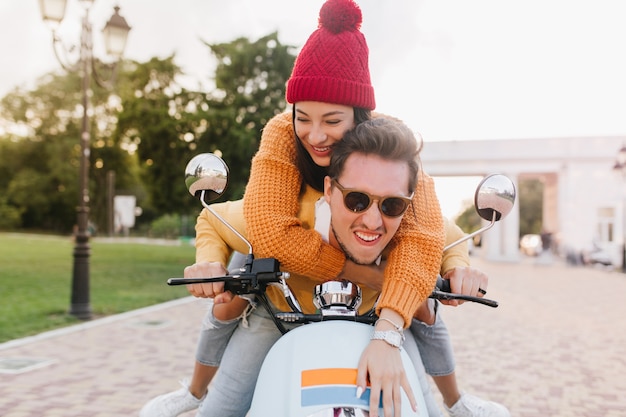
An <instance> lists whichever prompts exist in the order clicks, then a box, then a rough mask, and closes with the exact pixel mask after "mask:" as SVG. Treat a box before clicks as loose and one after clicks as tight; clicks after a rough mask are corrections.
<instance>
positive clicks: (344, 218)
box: [185, 119, 465, 416]
mask: <svg viewBox="0 0 626 417" xmlns="http://www.w3.org/2000/svg"><path fill="white" fill-rule="evenodd" d="M417 157H418V147H417V142H416V140H415V137H414V136H413V134H412V133H411V132H410V130H409V129H408V128H407V127H406V126H404V125H403V124H400V123H399V122H392V121H389V120H385V119H375V120H372V121H369V122H365V123H362V124H361V125H359V126H358V127H357V128H356V129H355V130H354V131H353V132H350V134H346V137H344V139H343V140H341V141H339V142H338V143H337V145H335V148H334V150H333V159H332V162H331V166H330V170H329V176H328V177H327V178H326V179H325V191H324V199H323V200H322V201H321V202H320V201H318V198H319V193H317V192H315V191H314V190H312V189H310V188H308V189H306V190H305V192H304V193H303V195H302V198H301V208H300V216H299V217H300V218H301V219H302V221H303V223H304V224H308V225H309V226H310V227H313V225H315V229H316V230H317V231H318V232H320V234H321V235H322V236H323V237H324V239H326V240H327V241H328V242H329V243H331V244H332V245H334V246H335V247H337V248H340V249H342V250H343V251H344V252H345V253H346V255H347V256H348V257H349V258H350V259H352V260H353V261H355V262H356V263H359V264H365V265H370V264H373V263H375V262H377V261H378V260H379V259H380V258H381V255H382V254H383V252H384V250H385V248H386V247H387V244H388V243H389V242H390V241H391V238H392V237H393V236H394V235H395V233H396V231H397V229H398V226H399V225H400V221H401V219H402V216H403V215H405V212H406V211H407V209H409V208H411V205H410V197H411V194H412V190H414V189H415V183H416V181H417V171H418V160H417ZM218 206H219V207H218ZM213 207H214V209H218V210H219V211H220V212H221V214H222V215H223V216H224V217H226V218H227V220H228V221H229V222H230V223H231V224H232V225H233V226H234V227H235V228H237V229H238V230H239V231H240V232H244V233H245V229H244V227H243V226H244V225H243V220H242V216H241V211H240V210H241V205H240V203H237V202H234V203H225V204H222V205H214V206H213ZM331 214H332V215H331ZM407 215H413V216H417V215H419V213H415V212H412V211H410V210H409V212H408V214H407ZM203 216H206V213H203V215H202V216H201V219H199V221H198V239H197V245H198V250H197V261H198V263H197V264H195V265H193V266H191V267H188V268H186V270H185V276H186V277H198V276H215V275H223V274H224V273H225V270H224V267H223V265H225V263H226V259H227V257H228V255H229V254H230V248H234V249H236V250H239V251H245V247H244V244H243V242H241V241H240V240H238V239H237V238H236V237H235V236H234V234H232V233H231V232H229V231H227V230H225V229H226V228H221V227H220V226H219V224H217V223H216V221H215V219H214V218H213V217H211V216H210V215H209V216H207V217H205V218H204V221H202V217H203ZM213 228H217V229H224V230H222V231H220V232H219V234H216V233H214V232H212V231H211V230H212V229H213ZM224 241H225V242H227V245H228V246H225V245H224ZM285 244H286V245H288V244H289V243H288V242H285ZM459 249H460V251H461V252H463V251H465V248H464V247H463V246H461V247H460V248H459ZM447 255H448V256H452V255H453V254H452V253H450V252H449V253H448V254H447ZM382 257H383V258H384V256H382ZM206 261H212V262H206ZM380 267H381V268H382V267H384V262H383V264H382V265H381V266H380ZM346 278H350V279H351V280H352V281H358V280H357V279H356V277H346ZM288 283H289V285H290V287H291V289H292V291H293V292H294V293H295V294H296V296H297V298H298V299H299V301H300V303H301V305H302V307H303V310H304V312H305V313H310V312H313V311H314V310H315V307H314V306H313V304H312V301H311V300H312V289H313V288H314V286H315V285H316V284H317V283H318V282H316V281H313V280H311V279H309V278H307V277H301V276H292V278H291V279H290V280H289V282H288ZM381 285H382V283H379V286H378V287H377V288H374V289H372V288H367V287H364V288H363V300H364V302H363V306H362V311H367V310H368V309H369V308H371V307H372V305H373V303H374V301H375V299H376V297H377V295H378V291H379V290H380V286H381ZM189 289H190V292H191V293H192V294H194V295H196V296H202V297H215V298H214V300H215V306H214V311H213V313H214V316H215V318H217V319H218V320H216V321H213V322H211V323H208V324H207V327H208V328H210V329H211V330H212V333H213V334H214V335H215V338H214V339H213V340H212V341H211V343H209V344H208V348H209V349H210V350H213V351H214V352H215V356H214V358H215V359H214V360H208V361H207V362H206V364H209V365H213V366H216V365H218V364H220V360H222V354H224V357H223V361H222V362H221V369H222V371H221V372H220V374H218V376H217V377H216V380H215V384H214V385H213V386H212V388H211V390H210V391H209V393H208V395H207V397H206V398H205V399H204V402H203V405H202V408H201V410H200V415H220V416H222V415H244V414H245V411H247V407H248V406H249V403H250V399H251V397H252V390H253V388H254V383H255V381H256V376H257V374H258V369H259V368H260V365H261V363H262V361H263V358H264V357H265V353H266V352H267V350H269V348H270V347H271V345H272V344H273V342H274V341H275V340H276V339H277V338H278V337H279V334H278V332H277V331H276V330H275V329H274V333H273V334H272V335H269V336H267V334H265V336H263V337H261V336H260V335H259V334H254V332H252V331H247V330H246V329H244V328H241V327H238V328H237V329H236V331H235V332H234V334H235V335H234V336H233V339H230V342H229V338H230V335H231V334H233V327H232V326H231V327H228V326H226V327H223V326H221V325H223V324H224V321H226V320H228V319H232V318H236V317H238V316H239V315H240V314H241V311H242V309H243V307H245V305H247V301H245V300H243V299H241V298H238V297H235V298H234V299H233V298H232V295H229V294H227V293H223V287H221V286H220V285H219V284H218V285H216V284H197V285H193V286H189ZM268 295H269V297H270V299H271V301H272V302H273V304H274V305H275V306H276V307H277V308H279V309H285V308H286V306H285V303H284V299H283V297H282V295H281V294H280V293H278V292H276V293H274V292H270V293H269V294H268ZM392 313H393V312H392ZM379 314H380V317H381V318H384V320H383V321H381V322H379V324H377V328H376V330H378V331H382V332H397V331H398V327H399V326H397V323H401V322H402V320H401V319H400V318H399V317H397V316H394V315H393V314H389V312H387V311H381V312H379ZM432 314H433V312H432V309H429V308H428V305H427V304H426V303H425V304H424V308H422V309H421V313H420V318H421V319H422V320H424V321H427V322H429V321H432V320H433V316H432ZM249 320H250V323H252V322H253V321H255V320H257V318H256V317H255V313H253V314H251V315H250V316H249ZM259 320H260V319H259ZM234 324H235V325H236V322H234ZM400 328H401V327H400ZM266 336H267V337H266ZM259 340H262V341H263V343H265V344H263V343H260V342H259ZM226 343H228V349H226V350H225V351H224V349H225V345H226ZM250 343H254V345H255V352H257V353H256V354H255V355H250V352H249V351H248V352H246V353H247V354H246V355H242V354H241V351H240V350H239V348H242V349H243V348H244V347H246V348H247V347H248V346H250ZM369 348H372V349H377V350H378V351H380V352H381V354H380V355H376V357H379V358H380V360H378V361H377V362H376V363H364V364H362V366H361V367H360V372H359V380H358V381H357V382H358V383H359V386H360V387H361V388H363V387H364V386H365V377H366V374H367V373H369V375H370V378H371V377H372V375H373V374H375V375H379V370H380V369H383V370H385V371H392V372H397V373H398V375H401V376H400V377H398V379H396V381H397V386H402V387H403V389H405V391H407V394H409V398H412V393H410V390H409V387H408V383H407V382H406V380H405V379H403V377H402V376H403V369H398V367H401V364H400V362H399V353H398V351H397V349H395V347H394V346H389V344H388V343H387V342H386V341H385V340H373V341H372V342H371V343H370V346H368V349H369ZM242 358H245V360H243V359H242ZM417 361H419V359H417ZM416 365H418V364H416ZM224 375H225V376H224ZM220 376H223V378H222V380H221V381H220ZM233 381H238V383H236V384H233ZM244 381H245V382H244ZM376 382H377V380H376V379H375V378H374V381H373V385H372V387H375V388H377V389H378V391H376V389H374V390H373V391H372V395H371V397H370V399H371V403H372V404H376V403H377V402H378V398H379V395H380V389H381V388H382V389H385V390H386V391H388V390H392V389H393V388H392V386H389V385H388V386H386V387H385V386H383V385H381V384H382V383H381V384H379V385H376ZM422 382H423V387H426V388H427V392H425V393H424V394H425V396H426V397H428V396H429V395H430V391H429V390H428V384H427V383H424V381H422ZM427 403H428V401H427ZM430 404H431V407H429V409H430V410H429V412H431V410H432V412H431V414H434V413H438V410H436V409H437V407H436V405H434V406H432V401H431V402H430ZM384 407H385V408H390V407H391V402H384ZM374 409H375V408H374ZM433 409H434V410H433ZM375 414H376V411H374V410H373V411H372V413H371V415H375Z"/></svg>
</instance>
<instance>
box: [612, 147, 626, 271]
mask: <svg viewBox="0 0 626 417" xmlns="http://www.w3.org/2000/svg"><path fill="white" fill-rule="evenodd" d="M613 170H614V171H615V172H617V173H619V174H621V176H622V179H623V181H624V184H626V145H622V147H621V149H620V150H619V152H617V158H616V159H615V165H613ZM622 193H624V191H622ZM622 272H625V273H626V196H625V197H624V201H623V202H622Z"/></svg>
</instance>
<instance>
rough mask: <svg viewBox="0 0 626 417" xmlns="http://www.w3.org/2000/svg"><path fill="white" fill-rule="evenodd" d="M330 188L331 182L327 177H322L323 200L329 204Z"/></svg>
mask: <svg viewBox="0 0 626 417" xmlns="http://www.w3.org/2000/svg"><path fill="white" fill-rule="evenodd" d="M331 188H332V180H331V179H330V177H329V176H328V175H326V176H325V177H324V199H326V202H327V203H328V204H330V192H331Z"/></svg>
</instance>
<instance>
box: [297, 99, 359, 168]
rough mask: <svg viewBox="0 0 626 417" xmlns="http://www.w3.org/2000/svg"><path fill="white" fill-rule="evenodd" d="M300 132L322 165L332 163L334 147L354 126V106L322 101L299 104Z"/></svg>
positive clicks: (308, 150) (298, 130)
mask: <svg viewBox="0 0 626 417" xmlns="http://www.w3.org/2000/svg"><path fill="white" fill-rule="evenodd" d="M295 110H296V116H295V117H296V119H295V120H294V125H295V128H296V135H298V138H300V142H302V145H303V146H304V148H305V149H306V151H307V152H308V153H309V155H311V158H313V162H315V163H316V164H317V165H319V166H323V167H327V166H329V165H330V155H331V153H332V146H333V145H334V144H335V143H336V142H338V141H340V140H341V139H343V135H344V134H345V133H346V132H347V131H348V130H350V129H352V128H353V127H354V108H353V107H350V106H343V105H340V104H330V103H321V102H319V101H300V102H298V103H296V104H295Z"/></svg>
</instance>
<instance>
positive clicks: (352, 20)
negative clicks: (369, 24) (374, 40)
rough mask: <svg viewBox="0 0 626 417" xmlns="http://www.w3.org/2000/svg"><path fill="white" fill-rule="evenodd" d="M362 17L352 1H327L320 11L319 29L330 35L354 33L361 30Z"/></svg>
mask: <svg viewBox="0 0 626 417" xmlns="http://www.w3.org/2000/svg"><path fill="white" fill-rule="evenodd" d="M362 21H363V16H362V15H361V9H360V8H359V6H357V4H356V3H354V2H353V1H333V0H329V1H327V2H326V3H324V4H323V5H322V9H321V10H320V18H319V27H323V28H326V29H328V30H329V31H331V32H332V33H335V34H336V33H340V32H343V31H355V30H359V29H361V23H362Z"/></svg>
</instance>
